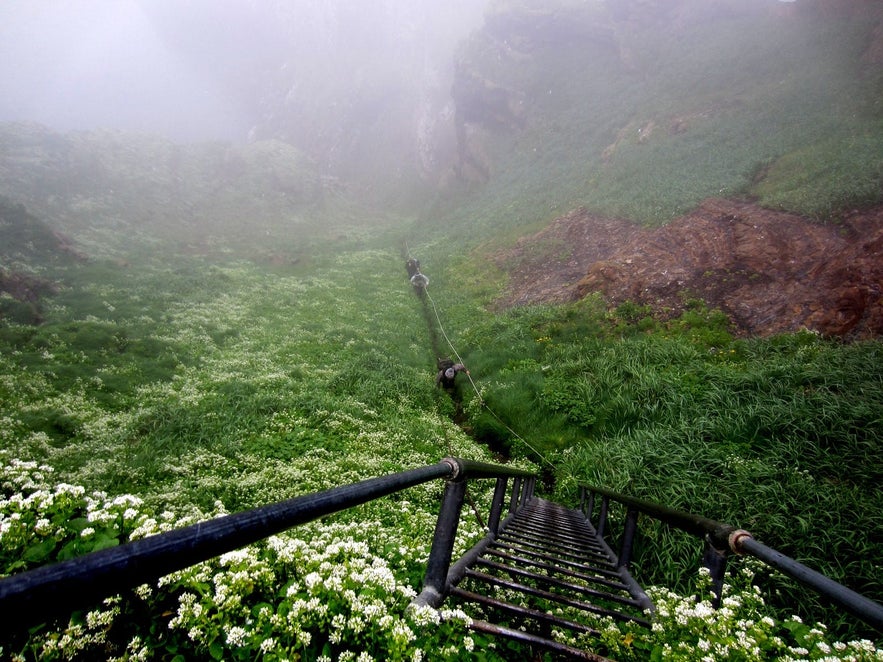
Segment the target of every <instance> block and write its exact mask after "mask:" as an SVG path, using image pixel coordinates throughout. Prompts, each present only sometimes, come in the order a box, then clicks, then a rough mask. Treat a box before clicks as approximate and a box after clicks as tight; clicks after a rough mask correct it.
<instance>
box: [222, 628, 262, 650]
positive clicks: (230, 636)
mask: <svg viewBox="0 0 883 662" xmlns="http://www.w3.org/2000/svg"><path fill="white" fill-rule="evenodd" d="M247 635H248V632H246V631H245V629H244V628H241V627H239V626H238V625H234V626H233V627H231V628H230V629H229V630H227V643H228V644H229V645H231V646H237V647H239V646H242V644H243V643H244V642H245V637H246V636H247ZM261 645H262V646H263V644H261Z"/></svg>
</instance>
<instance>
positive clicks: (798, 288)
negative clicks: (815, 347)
mask: <svg viewBox="0 0 883 662" xmlns="http://www.w3.org/2000/svg"><path fill="white" fill-rule="evenodd" d="M495 260H496V261H497V263H498V264H499V265H500V266H501V267H502V268H503V269H505V270H506V271H507V272H508V273H509V275H510V281H509V287H508V289H507V291H506V293H505V294H504V295H503V297H501V298H500V300H499V301H498V304H499V306H501V307H505V306H513V305H523V304H528V303H540V302H553V303H554V302H565V301H573V300H576V299H579V298H582V297H584V296H587V295H588V294H590V293H593V292H600V293H601V294H603V295H604V296H605V297H606V299H607V300H608V301H609V302H610V304H611V305H617V304H620V303H622V302H624V301H633V302H635V303H639V304H647V305H650V306H651V307H652V308H653V309H654V311H655V312H656V313H657V314H659V315H662V316H675V315H678V314H679V313H680V311H682V310H683V308H684V305H685V302H686V301H687V300H689V299H691V298H700V299H703V300H704V301H705V302H706V303H707V304H708V305H709V306H711V307H714V308H719V309H721V310H723V311H724V312H726V313H727V314H728V315H729V316H730V318H731V319H732V321H733V324H734V327H735V328H736V330H737V331H738V332H740V333H742V334H744V335H769V334H774V333H782V332H789V331H796V330H798V329H801V328H809V329H812V330H815V331H818V332H820V333H823V334H826V335H833V336H841V337H849V338H864V337H876V336H880V335H881V334H883V297H881V291H883V207H878V208H875V209H870V210H864V211H854V212H852V213H850V214H847V215H845V216H844V218H843V219H842V220H841V221H840V222H838V223H837V224H820V223H816V222H813V221H810V220H808V219H804V218H802V217H800V216H797V215H795V214H789V213H785V212H776V211H771V210H768V209H764V208H762V207H759V206H757V205H756V204H753V203H750V202H745V201H734V200H724V199H710V200H706V201H705V202H704V203H703V204H702V205H700V206H699V207H698V208H697V209H696V210H695V211H693V212H692V213H690V214H687V215H686V216H683V217H681V218H679V219H676V220H674V221H672V222H671V223H669V224H668V225H666V226H665V227H662V228H657V229H643V228H639V227H638V226H635V225H634V224H632V223H629V222H628V221H623V220H618V219H608V218H603V217H599V216H596V215H593V214H589V213H587V212H586V211H585V210H582V209H579V210H576V211H573V212H571V213H569V214H567V215H566V216H563V217H561V218H559V219H557V220H556V221H554V222H553V223H552V224H551V225H550V226H549V227H548V228H546V229H544V230H543V231H541V232H538V233H537V234H535V235H532V236H530V237H525V238H522V239H521V240H520V241H519V242H518V243H517V244H516V246H515V247H514V248H513V249H511V250H510V251H506V252H504V253H500V254H498V255H496V256H495Z"/></svg>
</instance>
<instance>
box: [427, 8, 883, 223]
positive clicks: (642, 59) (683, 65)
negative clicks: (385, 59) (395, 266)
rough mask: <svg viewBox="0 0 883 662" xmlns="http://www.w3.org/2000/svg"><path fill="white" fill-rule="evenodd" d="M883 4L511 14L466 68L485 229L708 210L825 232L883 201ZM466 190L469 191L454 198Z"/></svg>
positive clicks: (468, 167) (499, 12)
mask: <svg viewBox="0 0 883 662" xmlns="http://www.w3.org/2000/svg"><path fill="white" fill-rule="evenodd" d="M881 26H883V9H881V6H880V5H879V3H872V2H851V3H828V2H821V1H811V0H805V1H801V2H799V3H796V4H795V5H793V6H785V5H783V4H782V3H778V2H765V1H761V0H757V1H754V2H731V1H726V0H720V1H718V2H697V1H695V0H679V1H678V2H671V3H659V2H621V3H615V4H614V3H570V2H556V3H540V2H529V1H527V0H524V1H519V2H513V1H510V2H503V1H500V2H496V3H494V4H493V9H492V10H491V11H490V12H489V14H488V17H487V20H486V23H485V25H484V27H483V29H482V30H481V31H479V32H477V33H476V34H475V35H474V36H473V37H472V38H471V39H470V40H469V41H468V42H467V43H466V44H464V46H463V48H462V50H461V52H460V54H459V57H458V61H457V80H456V81H455V84H454V88H453V95H454V98H455V101H456V102H457V131H458V136H459V138H460V145H459V154H460V162H459V167H458V169H457V172H456V175H457V176H458V178H459V179H457V178H455V179H454V181H460V182H463V181H465V182H468V184H466V185H465V186H463V185H462V184H461V188H460V189H459V190H460V192H461V194H462V193H463V191H464V188H465V190H467V191H469V192H470V193H471V196H470V197H469V198H468V200H469V204H468V205H467V206H466V207H465V208H461V209H459V210H457V211H453V212H452V211H450V210H446V209H444V208H442V207H439V208H438V209H437V213H438V214H439V215H441V216H449V217H452V219H453V222H455V223H458V224H462V226H463V227H464V230H465V228H467V227H468V228H470V229H471V230H472V231H473V232H474V231H475V230H476V227H478V228H487V231H488V232H489V233H497V232H499V231H500V229H502V228H512V227H513V226H523V227H525V226H531V225H532V226H534V227H536V226H537V224H540V223H544V222H548V221H550V220H552V219H554V218H556V217H558V216H560V215H561V214H563V213H566V212H568V211H569V210H571V209H574V208H576V207H579V206H584V207H586V208H587V209H589V210H591V211H593V212H596V213H600V214H603V215H606V216H615V217H622V218H628V219H632V220H635V221H637V222H640V223H642V224H653V225H659V224H663V223H665V222H668V221H669V220H671V219H672V218H676V217H677V216H679V215H682V214H684V213H687V212H689V211H690V210H692V209H693V208H695V207H696V206H697V205H698V204H699V203H700V202H701V201H702V200H704V199H706V198H709V197H730V196H745V195H748V196H752V197H754V198H756V199H757V201H758V202H759V203H760V204H761V205H763V206H766V207H771V208H777V209H782V210H787V211H793V212H797V213H801V214H803V215H806V216H810V217H812V218H816V219H826V218H830V217H832V216H836V214H837V213H838V212H839V211H840V210H843V209H852V208H855V207H856V206H866V205H872V204H874V203H876V202H879V201H880V200H881V196H883V193H881V191H883V186H881V181H883V159H881V156H880V155H881V154H883V102H881V101H880V100H881V99H883V75H881V67H880V59H879V58H880V55H879V53H880V49H881V45H880V44H881V34H883V27H881ZM452 186H453V188H454V189H455V190H456V189H457V187H456V185H452Z"/></svg>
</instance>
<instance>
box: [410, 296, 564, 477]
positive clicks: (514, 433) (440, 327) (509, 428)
mask: <svg viewBox="0 0 883 662" xmlns="http://www.w3.org/2000/svg"><path fill="white" fill-rule="evenodd" d="M423 291H424V293H425V294H426V298H427V299H429V303H431V304H432V310H433V312H434V313H435V319H436V321H438V328H439V330H440V331H441V333H442V336H443V337H444V339H445V341H446V342H447V343H448V347H450V348H451V352H453V354H454V356H456V357H457V361H459V362H460V363H463V358H462V357H461V356H460V354H459V352H457V348H456V347H454V343H452V342H451V339H450V338H448V334H447V333H445V328H444V325H443V324H442V321H441V317H440V316H439V314H438V306H436V305H435V301H434V300H433V298H432V296H431V295H430V294H429V292H428V290H427V289H426V288H425V287H424V288H423ZM464 365H465V364H464ZM466 377H467V378H468V379H469V383H470V384H471V385H472V390H473V391H475V397H477V398H478V402H479V404H481V406H482V407H484V408H485V409H487V411H488V413H490V415H491V416H493V417H494V418H495V419H497V421H498V422H499V423H500V425H502V426H503V427H504V428H506V430H508V431H509V433H510V434H511V435H512V436H513V437H515V438H516V439H518V440H519V441H521V442H522V443H523V444H524V445H525V446H527V447H528V448H530V449H531V450H532V451H533V452H534V453H536V454H537V456H539V458H540V459H541V460H542V461H543V462H545V463H546V464H548V465H549V466H550V467H551V468H553V469H554V468H555V465H554V464H552V463H551V462H550V461H549V460H547V459H546V457H545V456H544V455H543V454H542V453H540V451H538V450H537V449H536V448H535V447H534V446H533V445H532V444H531V443H530V442H528V441H527V439H525V438H524V437H522V436H521V435H520V434H518V433H517V432H516V431H515V430H513V429H512V428H511V427H509V425H507V424H506V422H505V421H503V419H502V418H500V417H499V416H497V413H496V412H495V411H494V410H493V409H491V408H490V406H488V403H487V402H485V400H484V398H482V397H481V393H480V392H479V390H478V387H477V386H476V385H475V382H474V381H472V375H470V374H469V371H466Z"/></svg>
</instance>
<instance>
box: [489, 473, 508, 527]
mask: <svg viewBox="0 0 883 662" xmlns="http://www.w3.org/2000/svg"><path fill="white" fill-rule="evenodd" d="M508 483H509V479H508V478H497V485H496V487H495V488H494V499H493V501H492V502H491V514H490V515H489V516H488V521H487V530H488V534H489V535H492V536H496V535H497V531H498V530H499V528H500V514H501V513H502V512H503V499H505V498H506V485H507V484H508Z"/></svg>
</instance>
